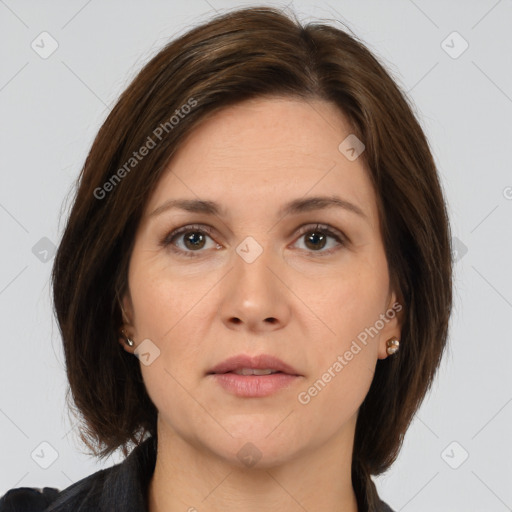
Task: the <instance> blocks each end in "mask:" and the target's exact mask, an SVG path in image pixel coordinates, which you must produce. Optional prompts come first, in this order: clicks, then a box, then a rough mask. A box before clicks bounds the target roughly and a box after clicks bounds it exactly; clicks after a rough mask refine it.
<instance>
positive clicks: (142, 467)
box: [0, 437, 393, 512]
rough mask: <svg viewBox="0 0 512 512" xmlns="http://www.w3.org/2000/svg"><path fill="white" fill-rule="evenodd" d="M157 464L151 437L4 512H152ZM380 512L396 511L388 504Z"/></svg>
mask: <svg viewBox="0 0 512 512" xmlns="http://www.w3.org/2000/svg"><path fill="white" fill-rule="evenodd" d="M155 463H156V442H155V439H154V438H152V437H150V438H148V439H146V440H145V441H144V442H143V443H142V444H141V445H140V446H138V447H136V448H135V449H134V450H133V451H132V452H131V453H130V455H129V456H128V457H127V458H126V459H125V460H124V461H123V462H121V463H120V464H116V465H115V466H112V467H110V468H107V469H102V470H100V471H98V472H97V473H94V474H92V475H90V476H88V477H86V478H84V479H83V480H80V481H79V482H76V483H74V484H73V485H71V486H69V487H68V488H67V489H64V490H63V491H60V492H59V491H58V490H57V489H53V488H49V487H45V488H44V489H36V488H30V487H20V488H17V489H11V490H10V491H8V492H7V493H6V494H5V495H4V496H3V497H2V498H0V512H43V511H44V512H148V508H147V491H148V486H149V482H150V480H151V476H152V475H153V471H154V469H155ZM377 512H393V511H392V510H391V509H390V508H389V507H388V506H387V505H386V504H385V503H384V502H381V506H380V508H379V510H378V511H377Z"/></svg>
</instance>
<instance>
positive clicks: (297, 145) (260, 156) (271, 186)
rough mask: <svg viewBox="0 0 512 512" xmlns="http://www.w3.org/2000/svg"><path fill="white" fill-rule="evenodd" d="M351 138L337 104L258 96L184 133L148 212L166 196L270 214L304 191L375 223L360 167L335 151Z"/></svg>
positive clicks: (372, 198) (372, 203)
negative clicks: (343, 203)
mask: <svg viewBox="0 0 512 512" xmlns="http://www.w3.org/2000/svg"><path fill="white" fill-rule="evenodd" d="M351 133H352V132H351V127H350V124H349V123H348V121H347V120H346V119H345V118H344V116H343V114H342V113H341V111H340V110H339V109H338V108H337V107H336V105H334V104H332V103H330V102H326V101H322V100H307V101H305V100H300V99H290V98H258V99H254V100H249V101H245V102H243V103H239V104H236V105H233V106H230V107H227V108H224V109H222V110H220V111H219V112H216V113H215V114H214V115H212V116H211V117H208V118H207V119H205V120H203V121H202V122H201V123H200V124H199V126H197V127H196V128H195V129H194V130H193V131H192V132H191V133H190V134H189V135H188V136H187V138H186V140H185V141H184V142H183V143H182V145H181V146H180V148H179V150H178V151H177V152H176V154H175V155H174V157H173V159H172V161H171V162H170V164H169V167H168V169H167V172H165V173H164V175H163V177H162V178H161V180H160V183H159V184H158V185H157V187H156V190H155V192H154V194H153V196H152V197H151V199H150V201H149V202H148V205H147V208H146V213H147V212H151V211H153V210H154V208H156V207H158V205H159V204H160V203H162V202H163V201H166V200H168V199H171V198H188V199H197V198H201V199H206V200H211V201H215V202H217V203H220V204H221V205H226V207H228V208H229V207H230V206H232V207H233V208H234V209H236V208H239V207H244V206H247V205H248V204H249V203H250V204H251V208H253V211H255V210H254V208H255V207H256V206H257V205H261V207H262V210H267V211H268V210H269V208H275V209H276V210H277V209H278V208H279V207H280V204H281V203H284V202H289V201H290V200H293V199H296V198H299V197H304V196H307V195H308V194H309V195H325V194H331V195H332V194H336V195H339V196H342V197H343V198H344V199H347V200H350V201H351V202H354V203H357V204H358V205H359V206H360V207H361V208H362V209H364V210H365V213H366V214H367V215H368V217H370V218H372V219H373V220H375V218H376V215H377V212H376V204H375V196H374V192H373V188H372V185H371V182H370V180H369V177H368V173H367V170H366V169H365V166H364V163H363V161H362V159H361V158H357V159H355V160H349V159H348V158H347V157H346V156H345V154H344V153H343V152H342V151H340V148H339V146H340V144H341V143H342V142H343V141H344V140H345V139H346V138H347V137H348V136H349V135H351ZM262 203H263V204H262Z"/></svg>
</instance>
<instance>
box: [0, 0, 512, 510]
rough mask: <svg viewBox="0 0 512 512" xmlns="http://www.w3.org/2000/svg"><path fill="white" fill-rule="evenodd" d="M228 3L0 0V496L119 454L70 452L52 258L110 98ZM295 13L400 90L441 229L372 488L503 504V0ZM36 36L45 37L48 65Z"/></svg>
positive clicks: (506, 78)
mask: <svg viewBox="0 0 512 512" xmlns="http://www.w3.org/2000/svg"><path fill="white" fill-rule="evenodd" d="M251 4H252V3H251ZM266 4H267V5H284V3H278V2H266ZM241 5H249V2H247V3H243V2H238V1H237V2H226V1H221V0H210V1H208V2H207V1H205V0H187V1H186V2H170V1H167V2H164V1H153V2H151V3H149V2H142V1H138V2H136V1H123V2H121V1H110V2H100V1H98V0H92V1H91V0H89V1H86V0H79V1H75V0H73V1H69V0H68V1H66V2H64V1H62V2H56V1H53V2H44V3H43V2H29V1H25V2H22V1H17V2H16V1H14V0H0V38H1V41H0V48H1V50H0V51H1V52H2V53H1V61H2V65H1V69H0V116H1V120H2V123H1V138H0V141H1V148H0V149H1V151H0V161H1V164H0V173H1V189H0V230H1V231H0V232H1V240H2V243H1V247H2V250H1V252H0V315H1V316H0V321H1V326H2V330H1V335H2V340H1V346H2V357H1V358H0V376H1V387H0V429H1V430H0V431H1V436H0V460H1V468H0V494H3V493H4V492H5V491H7V490H8V489H10V488H12V487H19V486H34V487H43V486H52V487H58V488H65V487H67V486H69V485H70V484H71V483H73V482H75V481H77V480H79V479H81V478H83V477H85V476H86V475H89V474H91V473H92V472H94V471H97V470H98V469H100V468H102V467H107V466H110V465H112V464H113V463H115V462H118V461H119V460H121V457H120V456H119V455H118V456H117V457H112V458H110V459H109V460H107V461H105V462H103V463H99V462H98V461H96V460H95V459H93V458H89V457H87V456H86V455H84V454H83V453H82V452H81V447H80V444H79V443H78V441H77V437H76V435H75V431H74V430H73V424H72V423H71V422H70V420H69V418H68V415H67V413H66V411H65V408H64V405H65V403H64V395H65V389H66V384H67V381H66V378H65V374H64V364H63V354H62V349H61V345H60V339H59V335H58V329H57V326H56V323H55V320H54V319H53V316H52V312H51V302H50V289H49V276H50V268H51V264H52V261H53V260H52V257H53V253H52V250H53V247H54V245H57V244H58V241H59V240H60V236H61V232H62V231H61V230H62V228H63V225H64V221H65V215H66V212H67V209H66V208H67V206H68V205H69V202H70V198H71V196H70V195H69V193H70V190H71V187H72V185H73V181H74V180H75V178H76V176H77V175H78V172H79V170H80V168H81V165H82V164H83V161H84V159H85V157H86V154H87V152H88V150H89V148H90V145H91V143H92V140H93V137H94V135H95V133H96V132H97V130H98V128H99V126H100V125H101V123H102V122H103V120H104V119H105V117H106V115H107V114H108V111H109V108H111V107H112V105H113V104H114V102H115V100H116V98H117V96H118V95H119V93H120V92H121V91H122V90H123V89H124V88H125V87H126V86H127V85H128V83H129V81H130V80H131V78H133V76H134V75H135V73H136V72H137V70H138V69H140V67H141V66H142V64H143V63H144V62H146V61H147V60H148V59H149V58H150V56H152V55H154V53H155V52H156V51H157V50H158V49H159V48H161V47H162V46H163V44H165V43H166V42H167V41H168V39H169V38H171V37H174V36H176V35H178V34H182V33H183V32H185V31H186V30H187V29H189V28H190V27H192V26H194V25H196V24H198V23H199V22H201V21H205V20H206V19H208V18H209V17H210V16H211V15H212V14H214V13H215V11H222V10H224V9H230V8H234V7H237V6H241ZM293 7H294V8H295V10H296V12H297V13H298V14H299V16H300V18H301V19H302V20H303V21H307V20H309V19H311V18H323V19H332V18H337V19H338V20H341V21H343V22H344V23H346V24H347V25H348V26H350V27H351V29H352V30H353V31H354V32H355V33H356V34H357V35H358V36H359V37H361V38H362V39H363V40H364V41H365V42H366V43H367V45H368V46H369V47H370V49H372V50H373V51H374V52H375V53H376V54H377V55H378V56H379V57H380V58H381V60H382V61H383V62H384V64H385V65H386V66H387V68H388V69H389V71H390V72H391V74H392V75H393V76H394V77H395V79H396V80H397V81H398V82H399V83H400V84H401V85H402V87H403V88H404V89H405V90H406V91H408V93H409V95H410V96H411V98H412V100H413V102H414V104H415V106H416V109H417V113H418V116H419V118H420V121H421V123H422V126H423V127H424V129H425V131H426V133H427V136H428V137H429V140H430V143H431V147H432V151H433V153H434V156H435V159H436V162H437V164H438V166H439V172H440V174H441V178H442V182H443V186H444V189H445V192H446V195H447V199H448V203H449V209H450V216H451V221H452V227H453V235H454V237H456V240H455V241H454V244H455V247H456V248H457V255H456V256H457V258H458V262H457V264H456V275H455V279H456V289H455V311H454V314H453V317H452V323H451V333H450V340H449V349H448V352H447V354H446V357H445V359H444V361H443V365H442V367H441V370H440V373H439V375H438V378H437V380H436V383H435V385H434V387H433V389H432V391H431V393H430V394H429V395H428V396H427V398H426V400H425V402H424V404H423V406H422V407H421V409H420V411H419V414H418V415H417V417H416V419H415V421H414V423H413V424H412V426H411V428H410V429H409V431H408V433H407V435H406V438H405V443H404V446H403V449H402V451H401V454H400V457H399V459H398V460H397V462H396V463H395V465H394V466H393V467H392V469H391V470H390V471H388V472H387V473H386V474H385V475H383V476H381V477H379V478H377V479H376V482H377V486H378V489H379V492H380V494H381V496H382V498H383V499H384V500H386V501H387V502H388V503H389V504H390V505H391V506H392V507H393V508H394V509H395V510H397V511H398V510H405V511H432V510H435V511H437V512H442V511H465V512H472V511H485V512H494V511H496V512H501V511H505V510H512V486H511V485H510V482H511V477H512V442H511V436H510V432H511V431H512V428H511V425H512V403H511V402H512V385H511V384H512V376H511V372H510V361H511V358H512V348H511V347H512V343H511V342H512V340H511V336H510V319H511V318H512V275H511V272H510V266H509V265H510V261H512V242H511V214H512V173H511V166H510V161H511V159H510V144H511V135H512V133H511V131H512V130H511V128H510V117H511V114H512V57H511V55H512V35H511V29H510V27H511V26H512V1H511V0H500V1H495V0H485V1H483V0H482V1H472V2H468V1H465V2H463V1H451V2H442V1H430V2H427V1H426V0H414V1H413V0H396V1H389V2H386V3H384V2H378V1H359V2H357V1H355V0H354V1H348V0H346V1H344V0H337V1H336V0H332V1H331V2H316V3H315V5H313V3H312V2H299V1H295V2H293ZM43 31H47V32H48V33H49V34H51V37H52V38H53V39H55V40H56V41H57V43H58V48H57V50H56V51H55V52H54V53H53V54H51V55H50V56H47V58H42V57H41V56H40V53H41V52H44V51H46V52H48V51H49V50H50V49H51V40H50V39H49V38H48V36H39V34H41V32H43ZM454 31H456V32H458V34H460V36H459V35H450V34H452V32H454ZM42 37H44V38H46V39H44V41H43V42H41V38H42ZM447 38H448V39H447ZM32 41H35V43H34V44H38V45H39V47H38V48H37V47H36V48H37V49H38V51H39V53H37V52H36V51H35V50H34V49H33V48H32V47H31V43H32ZM443 41H445V42H444V43H443ZM464 41H466V42H467V44H469V47H468V48H467V49H466V50H465V51H464V52H463V53H461V54H460V55H458V54H459V53H460V52H461V50H463V49H464V46H465V43H464ZM43 46H44V48H43ZM455 57H456V58H455ZM61 212H62V217H61ZM43 442H46V443H49V444H50V445H51V447H52V448H50V447H49V446H48V445H41V443H43ZM454 442H455V444H453V443H454ZM53 450H55V453H54V452H53ZM55 457H57V458H55ZM465 457H467V459H465ZM54 459H55V460H54ZM464 459H465V460H464ZM50 463H51V465H50V466H49V467H48V468H47V469H43V467H41V466H42V465H43V466H44V465H48V464H50Z"/></svg>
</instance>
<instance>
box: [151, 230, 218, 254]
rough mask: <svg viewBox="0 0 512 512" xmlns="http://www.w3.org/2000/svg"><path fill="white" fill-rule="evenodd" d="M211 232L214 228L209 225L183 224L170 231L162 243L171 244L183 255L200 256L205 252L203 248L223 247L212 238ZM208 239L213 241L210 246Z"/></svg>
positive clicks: (173, 248)
mask: <svg viewBox="0 0 512 512" xmlns="http://www.w3.org/2000/svg"><path fill="white" fill-rule="evenodd" d="M211 232H212V229H211V228H210V227H208V226H199V225H197V226H196V225H192V226H183V227H181V228H179V229H176V230H174V231H172V232H171V233H169V234H168V235H167V236H166V237H165V238H164V239H163V240H162V241H161V242H160V245H162V246H163V247H167V246H169V247H170V248H171V249H172V250H173V251H174V252H176V253H178V254H180V255H183V256H192V257H193V256H198V255H200V254H201V253H203V252H205V251H204V250H203V249H208V248H209V249H212V248H216V249H220V248H221V246H220V245H219V244H217V243H215V242H214V240H213V239H212V238H211ZM208 240H210V241H211V242H210V245H209V246H208ZM195 253H197V254H195Z"/></svg>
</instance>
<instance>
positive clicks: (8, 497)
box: [0, 487, 59, 512]
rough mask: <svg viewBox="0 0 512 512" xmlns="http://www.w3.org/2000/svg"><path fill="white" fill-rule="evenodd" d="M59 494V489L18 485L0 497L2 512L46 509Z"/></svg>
mask: <svg viewBox="0 0 512 512" xmlns="http://www.w3.org/2000/svg"><path fill="white" fill-rule="evenodd" d="M58 494H59V490H58V489H53V488H50V487H45V488H44V489H36V488H35V487H18V488H17V489H11V490H10V491H7V493H6V494H5V495H4V496H3V497H2V498H0V512H18V511H20V512H23V511H28V510H33V511H34V512H39V511H40V510H41V511H42V510H44V509H45V508H46V507H47V506H48V505H49V504H50V503H51V502H52V501H53V500H54V499H55V498H56V497H57V496H58Z"/></svg>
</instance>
